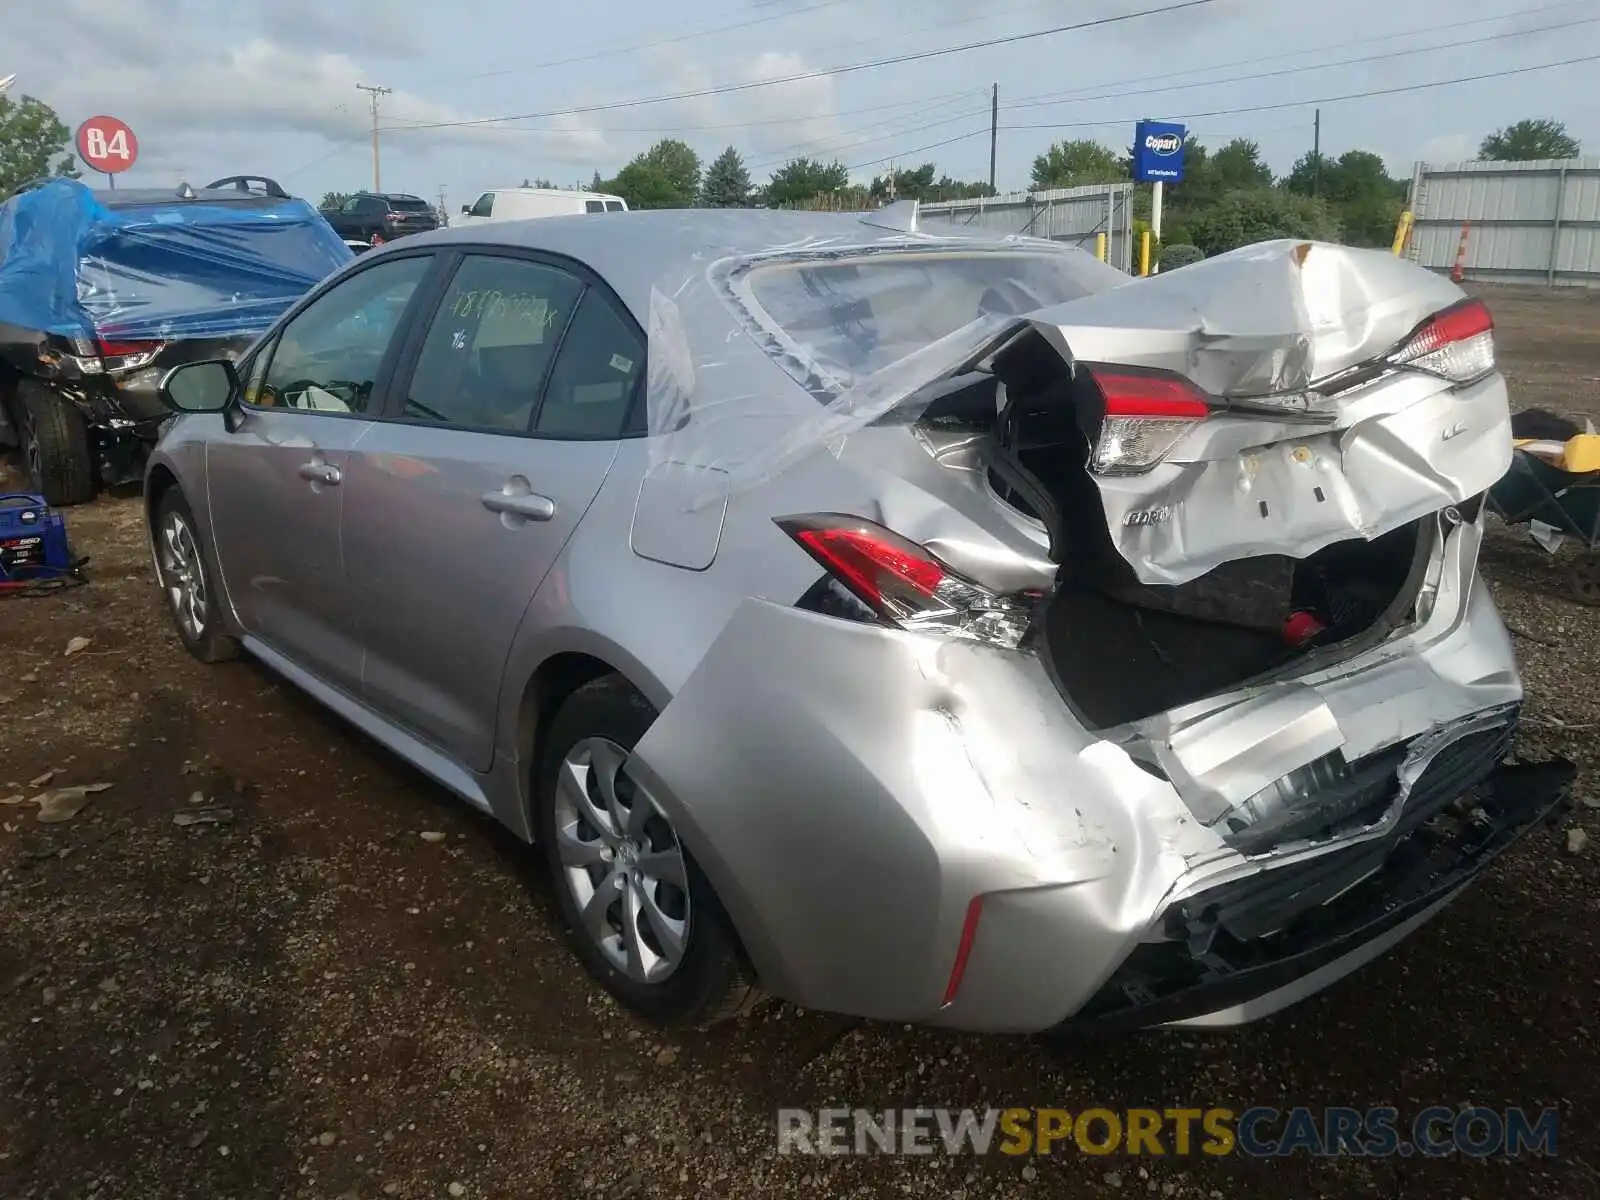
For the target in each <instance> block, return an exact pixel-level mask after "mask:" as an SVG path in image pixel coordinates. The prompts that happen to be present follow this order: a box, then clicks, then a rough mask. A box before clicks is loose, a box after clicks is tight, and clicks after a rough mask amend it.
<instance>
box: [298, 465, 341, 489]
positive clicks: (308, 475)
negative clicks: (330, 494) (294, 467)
mask: <svg viewBox="0 0 1600 1200" xmlns="http://www.w3.org/2000/svg"><path fill="white" fill-rule="evenodd" d="M300 478H301V479H309V480H311V482H313V483H325V484H327V485H328V486H329V487H333V486H335V485H336V484H338V482H339V481H340V480H341V479H343V478H344V472H342V471H340V470H339V468H338V467H335V466H330V465H329V464H328V463H325V462H308V463H301V464H300Z"/></svg>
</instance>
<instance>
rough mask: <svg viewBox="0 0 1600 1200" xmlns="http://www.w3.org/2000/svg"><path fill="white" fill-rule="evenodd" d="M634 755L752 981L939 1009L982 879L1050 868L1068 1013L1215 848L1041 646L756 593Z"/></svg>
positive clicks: (847, 1007)
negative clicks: (1113, 741) (719, 908)
mask: <svg viewBox="0 0 1600 1200" xmlns="http://www.w3.org/2000/svg"><path fill="white" fill-rule="evenodd" d="M628 770H629V774H630V775H631V776H633V777H634V778H635V779H636V780H637V781H639V782H640V783H641V784H642V785H643V786H645V787H646V788H647V789H648V790H649V791H650V792H651V794H652V795H654V796H655V797H656V799H657V801H658V803H660V804H661V805H662V807H663V809H664V810H666V811H667V812H668V814H669V816H670V817H671V818H672V820H673V822H674V824H675V826H676V827H677V829H678V831H679V835H680V837H681V838H682V839H683V842H684V845H685V847H686V848H687V849H688V851H689V853H690V854H691V855H692V856H693V857H694V859H695V861H696V862H697V863H698V864H699V865H700V867H701V869H702V870H703V871H704V872H705V874H706V876H707V878H708V879H709V881H710V882H711V884H712V886H713V888H715V890H716V892H717V895H718V897H719V898H720V899H721V901H722V903H723V906H724V907H725V908H726V909H727V911H728V913H729V915H730V917H731V918H732V920H733V922H734V925H735V927H736V928H737V930H738V931H739V934H740V937H741V940H742V941H743V943H744V945H745V947H746V950H747V952H748V953H749V955H750V958H751V961H752V964H753V965H754V967H755V969H756V972H757V974H758V976H759V977H760V979H761V981H762V985H763V987H764V988H765V989H766V990H767V991H769V992H771V993H773V994H775V995H777V996H780V997H782V998H784V999H788V1000H792V1001H794V1002H796V1003H800V1004H804V1005H806V1006H808V1007H814V1008H819V1009H827V1010H834V1011H844V1012H851V1013H855V1014H859V1015H863V1016H868V1017H872V1018H881V1019H895V1020H902V1019H903V1020H917V1019H926V1018H929V1017H931V1016H933V1015H934V1014H936V1013H937V1012H938V1011H939V1007H940V1003H941V998H942V996H943V993H944V990H945V987H946V985H947V983H948V980H949V977H950V972H951V967H952V964H953V962H954V958H955V954H956V949H957V945H958V943H959V942H960V938H961V929H962V925H963V922H964V920H965V916H966V912H967V908H968V905H969V904H970V902H971V901H972V899H973V897H974V896H976V895H979V894H985V895H993V894H995V893H999V892H1017V891H1020V892H1027V893H1032V892H1034V891H1035V890H1038V889H1056V894H1057V895H1059V896H1060V897H1061V899H1060V900H1059V904H1060V905H1061V907H1062V908H1064V909H1065V910H1066V912H1065V913H1063V914H1062V920H1061V922H1060V924H1059V926H1058V927H1057V928H1056V930H1055V944H1053V945H1052V946H1051V947H1050V950H1049V953H1050V955H1051V965H1050V967H1049V970H1050V972H1051V975H1052V978H1055V977H1057V976H1059V977H1060V978H1061V980H1062V982H1061V985H1060V987H1059V990H1055V991H1052V993H1051V995H1050V996H1049V998H1048V999H1049V1000H1050V1001H1051V1002H1052V1003H1059V1005H1060V1012H1059V1013H1057V1014H1056V1019H1059V1016H1060V1015H1064V1013H1065V1012H1066V1011H1069V1010H1070V1009H1071V1007H1072V1006H1073V1004H1074V1002H1075V998H1081V996H1084V995H1087V994H1088V993H1089V991H1090V990H1092V988H1093V986H1095V985H1096V984H1097V982H1098V979H1099V974H1100V972H1101V971H1102V970H1109V969H1110V966H1111V965H1112V964H1113V963H1114V962H1115V961H1116V960H1117V959H1118V958H1119V957H1120V955H1121V953H1122V950H1123V947H1124V946H1125V945H1126V944H1127V942H1128V940H1129V939H1130V938H1135V937H1137V936H1138V935H1139V933H1140V932H1142V929H1143V926H1144V923H1145V922H1146V921H1147V920H1148V917H1149V914H1150V912H1152V911H1153V910H1154V906H1155V905H1156V903H1157V902H1158V901H1159V899H1160V897H1161V896H1162V895H1164V894H1166V892H1167V890H1168V889H1169V888H1170V887H1171V886H1172V884H1173V883H1174V882H1175V880H1176V879H1177V878H1178V877H1179V876H1180V875H1181V873H1182V872H1183V870H1184V869H1185V867H1186V865H1187V863H1188V861H1189V860H1190V858H1192V857H1202V856H1204V855H1206V854H1214V853H1216V852H1217V850H1218V849H1219V846H1220V844H1219V842H1218V840H1217V839H1216V837H1215V835H1213V834H1211V833H1210V832H1209V831H1207V830H1201V829H1198V828H1197V827H1196V825H1195V823H1194V822H1193V820H1192V819H1191V818H1190V817H1189V815H1188V813H1187V811H1186V810H1184V808H1183V806H1182V803H1181V801H1180V800H1179V799H1178V797H1177V796H1176V794H1175V793H1173V792H1172V790H1171V788H1170V787H1169V786H1167V785H1165V784H1164V783H1162V782H1161V781H1159V780H1157V779H1155V778H1153V777H1152V776H1150V775H1149V774H1147V773H1145V772H1144V771H1141V770H1140V769H1139V768H1138V767H1136V766H1135V765H1134V764H1133V763H1132V762H1131V761H1130V760H1129V759H1128V758H1127V756H1126V755H1125V754H1123V753H1122V752H1121V751H1120V750H1118V749H1116V748H1115V747H1113V746H1110V745H1108V744H1106V743H1105V742H1102V741H1099V740H1098V739H1095V738H1092V737H1090V736H1089V735H1086V734H1085V733H1083V732H1082V731H1081V730H1080V729H1078V728H1077V727H1076V726H1075V725H1074V724H1073V723H1072V722H1071V720H1070V718H1069V717H1068V716H1067V714H1066V712H1065V710H1064V709H1063V707H1062V705H1061V702H1060V699H1059V697H1058V696H1057V695H1056V693H1055V689H1054V687H1053V685H1052V684H1051V683H1050V682H1049V679H1048V678H1047V676H1046V675H1045V673H1044V670H1043V668H1042V666H1041V665H1040V664H1039V662H1038V660H1037V659H1036V658H1034V657H1033V656H1032V655H1028V654H1022V653H1016V652H1003V651H997V650H994V649H992V648H989V647H980V646H975V645H972V644H970V643H962V642H955V641H948V640H945V639H941V638H934V637H928V636H924V635H914V634H906V633H901V632H898V631H893V630H888V629H885V628H882V627H878V626H872V625H858V624H855V623H851V622H844V621H837V620H832V619H829V618H826V617H820V616H816V615H814V614H811V613H807V612H804V611H801V610H798V609H792V608H786V607H783V606H779V605H774V604H770V603H767V602H764V601H757V600H750V601H746V602H745V603H744V605H743V606H742V607H741V608H740V609H739V610H738V611H737V613H736V614H735V615H734V617H733V619H732V620H731V621H730V622H729V623H728V625H727V627H726V628H725V629H724V631H723V633H722V635H721V636H720V637H719V638H718V639H717V642H716V643H715V644H714V645H713V646H712V648H711V650H710V652H709V653H708V654H707V655H706V656H705V658H704V660H703V661H702V662H701V664H700V666H699V667H698V668H697V669H696V670H695V672H694V673H693V675H692V676H691V677H690V678H689V679H688V681H687V682H686V683H685V684H684V686H683V687H682V688H681V689H679V691H678V692H677V694H676V695H675V697H674V698H673V700H672V702H671V703H670V704H668V705H667V707H666V708H665V710H664V711H663V712H662V713H661V716H660V717H659V718H658V719H657V720H656V722H655V723H654V724H653V725H652V726H651V728H650V730H649V732H648V733H647V734H646V735H645V737H644V738H643V739H642V740H641V741H640V743H639V745H638V747H637V748H636V749H635V752H634V754H633V756H632V758H631V759H630V762H629V766H628ZM982 940H983V938H982V934H981V933H980V935H979V941H980V942H981V941H982Z"/></svg>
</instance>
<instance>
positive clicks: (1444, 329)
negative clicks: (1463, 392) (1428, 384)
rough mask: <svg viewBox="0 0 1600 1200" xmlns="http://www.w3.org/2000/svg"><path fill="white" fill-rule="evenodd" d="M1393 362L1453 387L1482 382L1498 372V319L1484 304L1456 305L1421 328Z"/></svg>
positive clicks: (1408, 340) (1425, 322) (1465, 303)
mask: <svg viewBox="0 0 1600 1200" xmlns="http://www.w3.org/2000/svg"><path fill="white" fill-rule="evenodd" d="M1389 362H1391V363H1392V364H1394V365H1395V366H1397V367H1409V368H1410V369H1412V370H1414V371H1426V372H1427V373H1428V374H1430V375H1437V376H1439V377H1440V378H1441V379H1448V380H1449V381H1450V382H1451V383H1472V382H1473V381H1474V380H1477V379H1482V378H1483V377H1484V376H1485V375H1487V374H1489V372H1491V371H1493V370H1494V318H1493V317H1492V316H1490V315H1489V309H1488V308H1487V307H1486V306H1485V305H1484V304H1483V302H1482V301H1480V300H1463V301H1461V302H1460V303H1459V304H1452V305H1451V306H1450V307H1449V308H1447V309H1444V310H1443V311H1441V312H1437V313H1435V314H1434V315H1433V316H1431V317H1429V318H1428V319H1427V320H1426V321H1424V322H1423V323H1422V324H1421V325H1419V326H1417V328H1416V329H1415V330H1414V331H1413V332H1412V334H1411V336H1410V337H1408V338H1407V339H1406V340H1405V342H1404V343H1403V344H1402V345H1401V347H1400V349H1398V350H1396V351H1395V352H1394V353H1393V354H1391V355H1390V356H1389Z"/></svg>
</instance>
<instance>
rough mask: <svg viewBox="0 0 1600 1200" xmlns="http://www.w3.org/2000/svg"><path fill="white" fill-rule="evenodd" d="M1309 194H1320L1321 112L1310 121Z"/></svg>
mask: <svg viewBox="0 0 1600 1200" xmlns="http://www.w3.org/2000/svg"><path fill="white" fill-rule="evenodd" d="M1311 194H1312V196H1314V197H1315V196H1319V195H1321V194H1322V110H1321V109H1320V108H1319V109H1317V115H1316V116H1315V117H1313V118H1312V120H1311Z"/></svg>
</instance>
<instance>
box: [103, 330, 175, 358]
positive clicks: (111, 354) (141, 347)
mask: <svg viewBox="0 0 1600 1200" xmlns="http://www.w3.org/2000/svg"><path fill="white" fill-rule="evenodd" d="M95 344H96V346H97V347H98V349H99V351H100V357H102V358H127V357H129V356H130V355H134V354H154V353H155V352H156V351H157V350H159V349H161V347H162V345H163V344H164V343H162V342H130V341H124V340H123V339H121V338H116V337H107V336H105V335H104V334H102V335H100V336H99V337H97V338H96V339H95Z"/></svg>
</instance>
